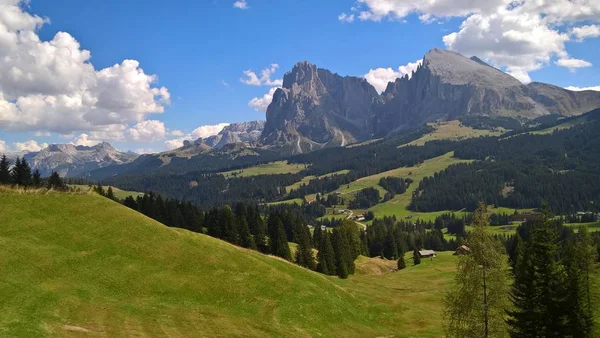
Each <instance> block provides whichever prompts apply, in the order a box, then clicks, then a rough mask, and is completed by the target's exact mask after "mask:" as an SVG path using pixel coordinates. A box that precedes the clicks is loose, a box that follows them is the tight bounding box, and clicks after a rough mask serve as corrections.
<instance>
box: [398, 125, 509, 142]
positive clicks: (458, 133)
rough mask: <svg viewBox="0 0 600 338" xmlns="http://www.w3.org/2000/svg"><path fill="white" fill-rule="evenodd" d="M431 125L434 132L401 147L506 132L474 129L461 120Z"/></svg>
mask: <svg viewBox="0 0 600 338" xmlns="http://www.w3.org/2000/svg"><path fill="white" fill-rule="evenodd" d="M429 125H430V126H432V127H434V128H435V130H434V131H433V132H431V133H429V134H426V135H423V137H421V138H419V139H417V140H414V141H412V142H409V143H407V144H403V145H401V146H400V147H404V146H408V145H414V146H422V145H424V144H425V143H427V142H429V141H435V140H464V139H468V138H476V137H482V136H499V135H502V133H503V132H504V130H496V131H494V130H486V129H473V128H471V127H468V126H463V125H462V124H461V123H460V121H448V122H439V123H429Z"/></svg>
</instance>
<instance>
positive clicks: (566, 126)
mask: <svg viewBox="0 0 600 338" xmlns="http://www.w3.org/2000/svg"><path fill="white" fill-rule="evenodd" d="M586 122H587V117H586V116H582V117H579V118H576V119H572V120H570V121H567V122H564V123H561V124H559V125H557V126H554V127H550V128H546V129H542V130H536V131H532V132H531V134H533V135H547V134H552V133H553V132H555V131H560V130H565V129H569V128H571V127H574V126H576V125H579V124H582V123H586Z"/></svg>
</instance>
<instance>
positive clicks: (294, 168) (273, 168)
mask: <svg viewBox="0 0 600 338" xmlns="http://www.w3.org/2000/svg"><path fill="white" fill-rule="evenodd" d="M304 169H306V166H305V165H304V164H289V163H288V162H287V161H276V162H271V163H266V164H260V165H257V166H253V167H249V168H244V169H236V170H230V171H225V172H221V173H220V174H221V175H223V176H225V177H226V178H229V177H248V176H258V175H276V174H295V173H298V172H300V171H302V170H304Z"/></svg>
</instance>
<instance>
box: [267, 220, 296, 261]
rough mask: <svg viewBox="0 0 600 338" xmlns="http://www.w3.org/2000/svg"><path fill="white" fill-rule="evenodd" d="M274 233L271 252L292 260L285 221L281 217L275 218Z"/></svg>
mask: <svg viewBox="0 0 600 338" xmlns="http://www.w3.org/2000/svg"><path fill="white" fill-rule="evenodd" d="M275 222H276V224H275V225H274V231H273V235H272V236H271V242H270V244H271V253H272V254H273V255H275V256H278V257H281V258H283V259H286V260H288V261H291V260H292V255H291V254H290V245H289V243H288V241H287V237H286V234H285V229H284V228H283V222H281V220H280V219H279V218H276V220H275Z"/></svg>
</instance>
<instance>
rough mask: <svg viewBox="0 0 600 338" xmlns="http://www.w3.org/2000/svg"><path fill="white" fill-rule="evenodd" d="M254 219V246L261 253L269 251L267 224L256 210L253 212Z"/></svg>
mask: <svg viewBox="0 0 600 338" xmlns="http://www.w3.org/2000/svg"><path fill="white" fill-rule="evenodd" d="M254 217H255V221H254V225H255V226H254V229H255V230H254V231H255V232H254V233H253V234H254V242H255V243H256V248H257V249H258V251H260V252H262V253H269V238H268V236H267V226H266V224H265V221H263V219H262V218H261V217H260V214H259V213H258V212H257V213H256V214H255V216H254Z"/></svg>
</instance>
